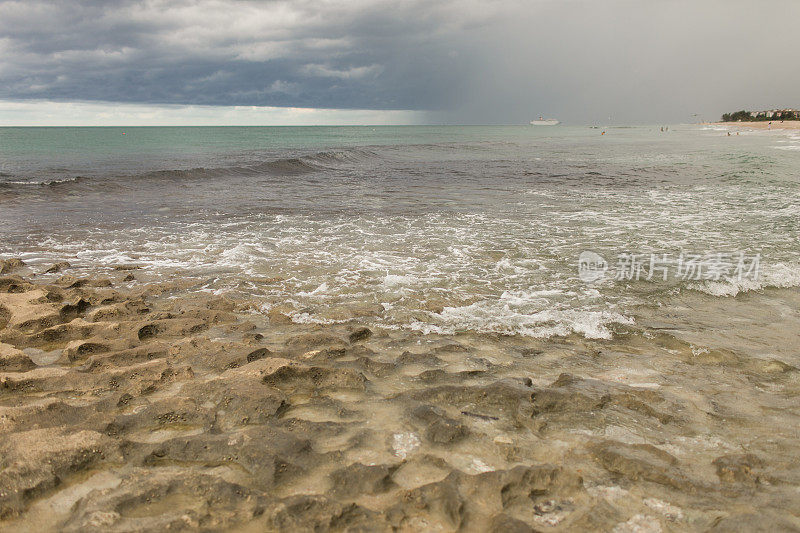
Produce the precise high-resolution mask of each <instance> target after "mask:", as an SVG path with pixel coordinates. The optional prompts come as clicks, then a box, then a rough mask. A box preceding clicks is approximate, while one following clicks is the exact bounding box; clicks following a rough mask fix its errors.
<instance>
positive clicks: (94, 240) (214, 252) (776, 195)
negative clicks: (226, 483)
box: [0, 126, 800, 338]
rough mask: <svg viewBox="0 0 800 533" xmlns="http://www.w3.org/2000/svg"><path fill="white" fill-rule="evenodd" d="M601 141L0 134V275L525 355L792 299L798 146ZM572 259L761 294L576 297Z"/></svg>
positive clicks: (482, 136)
mask: <svg viewBox="0 0 800 533" xmlns="http://www.w3.org/2000/svg"><path fill="white" fill-rule="evenodd" d="M601 131H602V130H599V129H592V128H588V127H561V126H558V127H552V128H551V127H545V128H541V127H540V128H533V127H525V126H509V127H484V126H475V127H434V126H426V127H410V126H409V127H314V128H310V127H309V128H306V127H297V128H290V127H285V128H284V127H280V128H261V127H252V128H238V127H223V128H0V172H1V173H2V175H0V224H1V225H2V229H0V254H3V255H21V256H23V258H24V259H25V260H26V261H28V262H29V263H31V264H33V265H38V264H41V265H45V264H48V263H50V262H53V261H56V260H63V259H66V260H68V261H70V262H71V263H73V264H76V265H78V266H81V267H85V268H96V267H98V266H101V267H103V266H107V267H110V266H113V265H114V264H116V263H128V262H136V263H138V264H142V265H144V266H145V267H146V268H147V269H148V270H150V271H151V272H152V273H153V274H154V275H164V276H169V275H175V274H177V273H179V274H180V275H182V276H189V277H193V278H196V279H197V280H199V285H198V286H199V287H200V288H201V289H202V290H214V291H219V292H225V291H236V292H239V293H244V294H249V295H252V296H253V297H255V298H257V299H258V300H259V302H260V305H261V309H262V310H267V309H269V308H270V307H271V306H273V305H281V306H288V307H289V308H291V309H292V310H293V311H292V314H293V317H294V318H295V319H296V320H298V321H311V322H314V321H319V322H326V321H332V320H337V316H339V315H340V313H338V311H335V310H336V309H341V308H355V307H357V306H363V305H365V304H368V305H379V306H382V307H383V308H384V310H385V312H384V313H383V315H382V317H381V318H380V319H376V320H378V325H382V326H385V327H394V328H409V329H415V330H420V331H425V332H454V331H478V332H499V333H507V334H522V335H530V336H537V337H548V336H560V335H569V334H573V333H577V334H581V335H584V336H587V337H591V338H594V337H600V338H608V337H610V336H612V335H613V333H614V331H616V329H617V328H620V327H625V326H628V325H630V324H634V323H636V321H637V317H638V316H639V315H640V309H641V307H642V306H643V305H652V304H653V303H654V302H655V303H658V302H661V301H667V300H668V299H669V298H672V297H674V296H675V294H677V293H681V292H687V291H689V292H695V293H697V294H700V295H702V297H703V298H707V299H709V301H715V300H719V299H724V298H730V297H733V296H736V295H738V294H743V293H749V292H753V291H762V290H764V289H768V288H770V287H794V286H796V285H798V284H800V246H798V244H800V243H799V242H798V238H799V236H800V216H799V215H800V190H798V184H799V183H798V182H799V181H800V172H799V171H800V136H798V135H797V134H793V133H791V132H744V133H743V134H741V135H734V136H728V135H727V134H726V131H724V130H721V129H715V128H713V127H702V126H672V127H670V128H669V131H668V132H661V131H660V128H659V127H655V126H652V127H635V128H607V129H606V134H605V135H601ZM123 132H124V133H125V135H123ZM587 250H588V251H593V252H595V253H598V254H600V255H601V256H602V257H603V258H605V259H606V260H607V261H608V262H609V264H610V266H612V267H613V266H614V264H615V263H616V262H617V261H616V258H617V256H618V255H620V254H641V255H642V256H643V257H649V255H650V254H659V255H664V254H667V255H669V256H670V257H673V258H677V257H680V256H681V254H703V255H706V254H716V253H725V254H734V253H741V254H745V255H747V256H748V257H753V256H755V255H756V254H758V256H759V257H760V272H759V274H760V276H759V277H758V278H757V279H752V278H747V279H737V278H735V277H733V278H732V277H728V276H722V277H720V278H719V279H699V280H684V279H675V278H670V279H668V280H667V281H665V282H659V281H658V280H635V279H624V278H623V279H613V277H611V276H606V277H605V278H603V279H602V280H600V281H599V282H596V283H586V282H585V281H584V280H582V279H581V278H580V276H579V271H578V257H579V255H580V254H581V252H583V251H587Z"/></svg>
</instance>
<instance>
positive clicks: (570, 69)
mask: <svg viewBox="0 0 800 533" xmlns="http://www.w3.org/2000/svg"><path fill="white" fill-rule="evenodd" d="M797 4H798V3H797V2H793V1H792V0H786V1H784V0H772V1H767V2H765V3H760V2H759V3H758V4H756V3H755V2H745V1H740V0H725V1H722V0H719V1H716V0H707V1H692V2H689V1H684V0H674V1H670V2H667V1H663V2H662V1H652V2H647V1H637V2H634V1H623V0H607V1H604V0H597V1H594V2H583V1H573V0H529V1H525V0H510V1H501V0H496V1H484V2H479V1H477V0H475V1H470V0H427V1H422V0H411V1H398V0H394V1H388V0H353V1H329V2H320V1H311V0H294V1H245V0H199V1H188V0H184V1H165V0H153V1H130V0H128V1H121V2H113V3H112V2H101V1H83V2H79V1H75V0H66V1H62V2H57V3H53V2H45V1H37V0H28V1H19V2H17V1H3V0H0V99H6V100H19V99H46V100H60V101H76V100H79V101H115V102H128V103H152V104H204V105H261V106H281V107H325V108H339V109H409V110H430V111H435V112H436V114H435V115H432V116H436V117H437V118H440V119H442V120H447V121H457V122H524V121H526V120H528V119H529V118H530V117H531V116H532V115H538V114H547V115H555V116H558V117H559V118H562V119H566V120H571V121H573V122H578V123H585V122H597V121H600V122H603V121H614V122H620V121H676V120H678V121H680V120H689V119H690V118H691V114H692V113H700V114H703V115H705V117H706V118H715V117H716V116H718V115H719V114H720V113H721V112H722V111H726V110H732V109H737V108H741V107H751V106H752V107H759V106H761V107H768V106H774V105H781V106H784V105H794V106H800V102H797V101H794V100H792V98H796V88H797V87H798V83H800V72H799V71H798V69H796V68H794V63H795V62H796V58H795V57H794V56H795V55H796V54H795V53H794V50H796V48H797V47H796V45H795V44H794V43H793V42H792V40H793V38H792V34H791V32H790V31H788V30H787V29H785V28H780V27H779V26H780V23H777V24H776V23H774V22H769V23H765V21H763V20H762V19H763V13H764V12H765V9H766V6H769V7H770V9H769V12H773V13H775V12H780V13H782V17H781V18H782V19H783V20H787V21H788V20H797V18H798V15H800V6H798V5H797ZM609 117H611V118H610V119H609Z"/></svg>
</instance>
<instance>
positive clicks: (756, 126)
mask: <svg viewBox="0 0 800 533" xmlns="http://www.w3.org/2000/svg"><path fill="white" fill-rule="evenodd" d="M711 124H713V125H715V126H733V127H736V128H739V129H741V128H747V129H753V130H766V129H773V130H800V120H784V121H783V122H781V121H780V120H774V121H772V122H764V121H759V122H711Z"/></svg>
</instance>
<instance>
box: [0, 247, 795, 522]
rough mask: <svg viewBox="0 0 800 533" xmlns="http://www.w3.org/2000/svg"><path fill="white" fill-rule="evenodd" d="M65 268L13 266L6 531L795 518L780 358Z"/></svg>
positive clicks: (4, 420) (789, 380)
mask: <svg viewBox="0 0 800 533" xmlns="http://www.w3.org/2000/svg"><path fill="white" fill-rule="evenodd" d="M71 270H72V269H71V267H70V266H69V264H68V263H66V262H62V263H59V264H56V265H53V266H52V267H51V268H48V269H47V272H45V271H44V269H41V270H39V271H34V270H33V269H31V268H29V267H28V266H26V265H24V264H23V263H22V262H21V261H19V260H15V259H9V260H6V261H3V262H2V273H3V275H2V277H0V342H1V344H0V350H2V351H1V352H0V353H1V354H2V358H1V359H0V365H2V367H1V368H0V370H2V373H0V391H2V393H1V396H0V398H1V401H0V433H2V442H1V443H0V452H1V454H0V457H2V472H0V487H2V490H1V491H0V520H2V521H0V526H2V527H3V528H4V529H6V530H15V531H51V530H59V531H140V530H141V531H144V530H167V529H169V530H184V529H197V528H201V529H209V530H221V529H230V530H238V531H273V530H284V531H320V530H334V531H418V530H429V531H431V530H436V531H456V530H467V531H498V532H500V531H503V532H505V531H534V530H536V531H567V530H569V531H611V530H612V529H613V530H614V531H662V530H687V529H689V530H715V531H716V530H719V531H734V530H737V531H738V530H750V529H751V528H753V529H756V528H757V527H763V526H764V525H765V524H769V526H770V527H771V528H773V527H774V528H775V529H774V530H788V529H791V528H792V527H793V525H794V524H795V518H794V517H793V514H792V513H791V511H790V510H791V509H796V507H795V504H796V503H797V493H796V490H795V488H796V486H797V482H798V480H800V471H798V467H797V464H796V462H794V459H793V458H794V457H796V456H797V455H796V454H797V452H798V444H797V441H796V440H795V441H793V440H792V439H791V438H789V436H787V435H783V434H782V432H783V431H784V429H785V428H788V427H791V426H792V422H791V416H792V415H791V412H785V413H784V414H780V413H779V412H778V411H777V410H776V409H777V408H778V407H780V406H781V405H783V404H784V403H785V402H787V401H789V400H788V399H787V400H783V399H781V398H782V397H783V396H782V395H779V396H776V397H772V398H770V395H769V394H768V393H766V392H765V391H767V390H776V388H778V387H788V388H789V389H793V390H796V388H797V376H798V370H797V369H796V368H794V367H791V366H789V365H786V364H785V363H781V362H780V361H775V360H773V361H769V360H753V359H746V358H743V357H741V356H739V355H737V354H736V353H735V352H732V351H729V350H724V349H715V350H698V349H697V348H695V347H694V346H693V345H691V344H689V343H687V342H684V341H681V340H679V339H677V338H675V337H671V336H669V335H666V334H658V335H656V336H655V337H654V338H653V340H652V342H649V343H647V344H643V343H642V339H643V338H642V337H638V339H639V340H636V339H637V337H631V336H627V335H622V336H620V338H618V339H616V340H613V341H590V340H587V339H585V338H583V337H579V336H571V337H567V338H561V339H558V340H552V341H547V340H544V339H532V338H527V339H526V338H520V337H518V336H513V337H505V336H498V335H474V334H464V335H427V336H426V335H421V334H413V333H407V332H398V331H392V330H381V329H371V328H367V327H365V326H363V325H362V322H363V320H365V318H366V317H368V316H369V315H371V314H373V313H377V312H379V311H378V310H375V309H370V308H366V307H364V308H362V309H359V310H353V309H351V313H350V316H349V318H348V319H347V320H342V321H341V323H338V324H334V325H325V326H322V325H314V324H298V323H295V322H293V321H292V320H291V319H290V318H289V317H288V316H286V315H285V314H283V313H282V312H281V309H280V308H279V307H276V308H274V309H272V310H271V311H270V313H269V314H268V315H264V314H261V313H256V312H254V310H253V309H252V302H250V301H248V300H247V299H232V298H229V297H226V296H215V295H213V294H209V293H198V292H197V291H196V290H190V289H192V288H193V287H192V282H189V281H187V280H181V279H175V280H172V281H163V280H162V281H158V282H155V281H152V280H151V279H149V274H148V273H147V272H146V271H144V270H142V269H140V268H138V267H137V265H135V264H132V265H120V266H118V267H116V268H115V269H103V270H102V271H98V272H97V273H96V275H92V276H88V277H87V276H80V277H76V276H75V275H72V274H71V273H70V271H71ZM195 288H196V287H195ZM654 331H655V330H654ZM637 359H638V360H641V361H642V362H643V363H644V364H643V366H642V364H641V363H635V361H636V360H637ZM622 369H625V370H624V371H622ZM578 372H580V373H581V375H583V376H587V375H592V376H594V377H581V376H580V375H579V374H578ZM708 376H714V379H713V380H710V379H709V378H708ZM669 384H671V385H672V386H668V385H669ZM701 391H704V392H701ZM712 391H713V392H712ZM757 405H758V406H761V407H760V408H756V406H757ZM761 409H768V410H769V411H770V412H771V413H772V414H770V415H769V416H768V417H765V416H764V415H763V414H762V413H763V411H762V410H761ZM745 434H746V435H747V436H748V438H747V441H748V443H749V444H748V445H747V446H744V445H743V446H742V447H738V448H737V447H729V446H728V445H727V444H726V445H722V443H724V442H736V441H737V438H738V437H737V436H738V435H745ZM615 528H616V529H615ZM742 528H743V529H742Z"/></svg>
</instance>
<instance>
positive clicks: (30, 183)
mask: <svg viewBox="0 0 800 533" xmlns="http://www.w3.org/2000/svg"><path fill="white" fill-rule="evenodd" d="M2 177H14V176H10V175H8V174H3V175H2ZM86 179H87V178H85V177H84V176H73V177H70V178H54V179H51V180H42V181H36V180H7V181H2V182H0V187H5V188H11V187H14V186H22V187H57V186H59V185H65V184H69V183H79V182H82V181H84V180H86Z"/></svg>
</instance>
